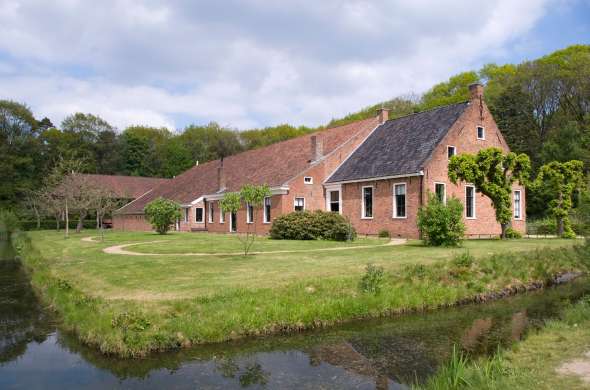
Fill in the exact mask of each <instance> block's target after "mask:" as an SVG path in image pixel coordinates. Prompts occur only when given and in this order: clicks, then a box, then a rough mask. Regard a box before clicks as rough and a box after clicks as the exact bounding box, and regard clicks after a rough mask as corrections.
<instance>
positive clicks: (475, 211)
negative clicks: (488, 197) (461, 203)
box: [465, 184, 477, 219]
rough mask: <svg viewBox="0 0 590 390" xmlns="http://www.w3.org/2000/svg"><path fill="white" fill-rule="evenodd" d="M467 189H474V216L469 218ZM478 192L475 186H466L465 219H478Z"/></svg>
mask: <svg viewBox="0 0 590 390" xmlns="http://www.w3.org/2000/svg"><path fill="white" fill-rule="evenodd" d="M467 188H473V216H472V217H468V216H467ZM476 199H477V191H475V186H474V185H473V184H466V185H465V219H477V207H476V205H477V202H476Z"/></svg>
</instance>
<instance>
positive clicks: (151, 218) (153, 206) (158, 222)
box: [144, 198, 180, 234]
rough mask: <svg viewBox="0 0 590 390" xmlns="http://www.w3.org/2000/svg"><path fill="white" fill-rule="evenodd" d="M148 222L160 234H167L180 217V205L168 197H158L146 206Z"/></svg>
mask: <svg viewBox="0 0 590 390" xmlns="http://www.w3.org/2000/svg"><path fill="white" fill-rule="evenodd" d="M144 212H145V215H146V217H147V219H148V222H149V223H150V224H151V225H152V226H153V227H154V229H155V230H156V231H157V232H158V234H166V233H168V230H170V226H172V225H173V224H174V223H175V222H176V220H178V219H179V218H180V206H179V205H178V203H176V202H173V201H171V200H168V199H164V198H158V199H156V200H153V201H151V202H150V203H148V204H147V206H145V208H144Z"/></svg>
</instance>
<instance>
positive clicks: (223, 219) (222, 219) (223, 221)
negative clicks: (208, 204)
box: [217, 202, 225, 223]
mask: <svg viewBox="0 0 590 390" xmlns="http://www.w3.org/2000/svg"><path fill="white" fill-rule="evenodd" d="M217 204H219V202H217ZM219 223H225V213H224V212H223V210H222V209H221V207H219Z"/></svg>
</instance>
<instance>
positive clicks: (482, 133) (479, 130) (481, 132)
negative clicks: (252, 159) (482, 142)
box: [477, 126, 486, 139]
mask: <svg viewBox="0 0 590 390" xmlns="http://www.w3.org/2000/svg"><path fill="white" fill-rule="evenodd" d="M477 139H486V130H485V129H484V127H483V126H477Z"/></svg>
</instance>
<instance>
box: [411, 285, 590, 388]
mask: <svg viewBox="0 0 590 390" xmlns="http://www.w3.org/2000/svg"><path fill="white" fill-rule="evenodd" d="M589 351H590V296H587V297H586V298H585V299H582V300H581V301H580V302H578V303H576V304H573V305H571V306H570V307H568V308H566V309H565V311H564V313H563V315H562V318H561V319H559V320H553V321H550V322H548V323H547V325H546V326H545V327H544V328H542V329H541V330H540V331H538V332H537V333H536V334H532V335H529V336H528V337H527V339H526V340H525V341H522V342H520V343H517V344H515V345H514V346H513V347H512V349H511V350H508V351H499V352H498V353H497V354H496V355H494V356H493V357H491V358H484V359H479V360H477V361H473V362H468V361H467V359H466V358H464V357H462V356H461V355H460V353H458V352H455V353H454V354H453V358H452V360H451V362H450V363H449V364H448V365H447V366H445V367H443V368H442V369H441V370H439V372H438V374H437V375H435V376H434V377H433V378H431V379H430V380H429V382H428V383H427V384H426V385H425V386H423V387H417V389H422V390H438V389H524V390H526V389H535V390H538V389H571V390H575V389H588V388H590V383H589V382H584V381H583V380H582V378H581V377H580V375H577V374H572V373H571V372H569V373H568V372H563V367H564V365H568V364H571V363H573V362H576V361H577V362H583V363H585V365H586V366H587V367H590V356H588V355H587V354H588V352H589ZM586 375H588V376H590V371H588V370H587V372H586Z"/></svg>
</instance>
